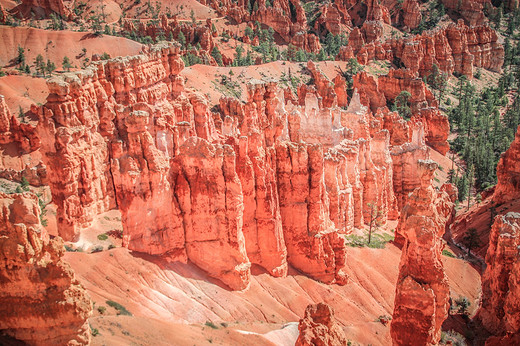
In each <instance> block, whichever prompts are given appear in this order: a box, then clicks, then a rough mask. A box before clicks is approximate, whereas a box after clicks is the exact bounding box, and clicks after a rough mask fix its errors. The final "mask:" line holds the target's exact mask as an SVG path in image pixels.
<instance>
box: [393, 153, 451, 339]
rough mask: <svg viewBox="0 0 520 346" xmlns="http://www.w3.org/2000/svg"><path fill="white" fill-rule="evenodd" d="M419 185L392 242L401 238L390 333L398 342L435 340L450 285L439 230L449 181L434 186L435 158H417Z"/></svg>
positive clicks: (444, 216)
mask: <svg viewBox="0 0 520 346" xmlns="http://www.w3.org/2000/svg"><path fill="white" fill-rule="evenodd" d="M418 168H419V175H420V177H421V186H420V187H418V188H417V189H415V190H414V191H413V193H412V195H411V196H410V197H409V198H408V202H407V204H406V206H405V207H404V208H403V210H402V212H401V218H400V220H399V225H398V228H397V230H396V241H397V242H399V238H402V239H404V246H403V251H402V254H401V263H400V265H399V278H398V281H397V288H396V297H395V303H394V314H393V319H392V323H391V329H390V334H391V336H392V340H393V342H394V344H396V345H410V344H419V345H436V344H438V342H439V340H440V337H441V326H442V323H443V322H444V320H445V319H446V318H447V316H448V309H449V306H450V304H449V286H448V279H447V276H446V273H445V271H444V267H443V264H442V261H441V252H442V248H443V243H442V235H443V234H444V231H445V228H446V223H447V221H448V218H449V217H450V216H451V212H452V209H453V206H454V204H453V202H454V200H455V199H454V197H455V196H454V194H453V193H451V192H453V190H452V187H451V185H450V186H448V185H444V186H443V188H442V189H441V191H440V192H437V191H436V190H435V188H434V187H433V186H432V178H433V173H434V171H435V170H436V168H437V164H436V163H435V162H434V161H419V165H418Z"/></svg>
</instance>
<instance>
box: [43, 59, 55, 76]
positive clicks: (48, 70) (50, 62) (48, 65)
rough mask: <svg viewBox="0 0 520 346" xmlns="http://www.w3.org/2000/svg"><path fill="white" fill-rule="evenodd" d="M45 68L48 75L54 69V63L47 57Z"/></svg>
mask: <svg viewBox="0 0 520 346" xmlns="http://www.w3.org/2000/svg"><path fill="white" fill-rule="evenodd" d="M45 70H46V71H47V73H48V74H49V75H50V74H52V73H53V72H54V70H56V65H55V64H54V63H53V62H52V61H50V60H48V59H47V64H46V66H45Z"/></svg>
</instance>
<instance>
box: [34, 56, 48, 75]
mask: <svg viewBox="0 0 520 346" xmlns="http://www.w3.org/2000/svg"><path fill="white" fill-rule="evenodd" d="M34 65H35V68H36V73H37V74H39V75H43V76H44V77H45V72H46V69H45V67H46V66H45V61H44V60H43V56H42V55H41V54H38V55H37V56H36V59H34Z"/></svg>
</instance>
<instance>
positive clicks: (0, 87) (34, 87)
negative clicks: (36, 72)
mask: <svg viewBox="0 0 520 346" xmlns="http://www.w3.org/2000/svg"><path fill="white" fill-rule="evenodd" d="M0 95H4V97H5V102H6V103H7V107H9V109H10V110H11V112H13V113H15V114H18V113H19V107H22V110H23V111H24V112H27V111H28V110H29V109H30V107H31V104H43V103H45V100H46V99H47V96H48V95H49V89H48V88H47V82H46V81H45V79H43V78H36V77H31V76H27V75H20V76H16V75H12V76H4V77H1V78H0Z"/></svg>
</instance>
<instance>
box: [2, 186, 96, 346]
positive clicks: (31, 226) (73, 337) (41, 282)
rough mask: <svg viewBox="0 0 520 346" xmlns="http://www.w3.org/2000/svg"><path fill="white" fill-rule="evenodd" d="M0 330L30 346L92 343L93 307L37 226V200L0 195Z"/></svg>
mask: <svg viewBox="0 0 520 346" xmlns="http://www.w3.org/2000/svg"><path fill="white" fill-rule="evenodd" d="M0 205H1V208H0V229H1V231H0V275H1V276H2V281H1V282H0V330H2V333H4V334H5V335H8V336H10V337H12V338H15V339H17V340H21V341H23V342H26V343H28V344H31V345H49V344H60V345H65V344H74V345H88V344H89V343H90V328H89V325H88V322H87V318H88V317H89V316H90V314H91V312H92V303H91V301H90V298H89V297H88V295H87V293H86V291H85V289H84V288H83V287H82V286H81V285H80V284H79V282H78V281H77V280H76V279H75V277H74V273H73V271H72V269H71V268H70V266H69V265H68V264H67V263H66V262H64V261H63V260H62V259H61V257H62V256H63V252H64V251H65V250H64V247H63V242H62V240H61V239H60V238H55V239H49V235H48V234H47V233H46V231H45V229H44V228H43V227H42V225H41V223H40V219H39V216H40V208H39V207H38V198H37V197H36V195H34V194H32V193H29V192H24V193H18V194H10V195H8V194H4V193H0Z"/></svg>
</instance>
